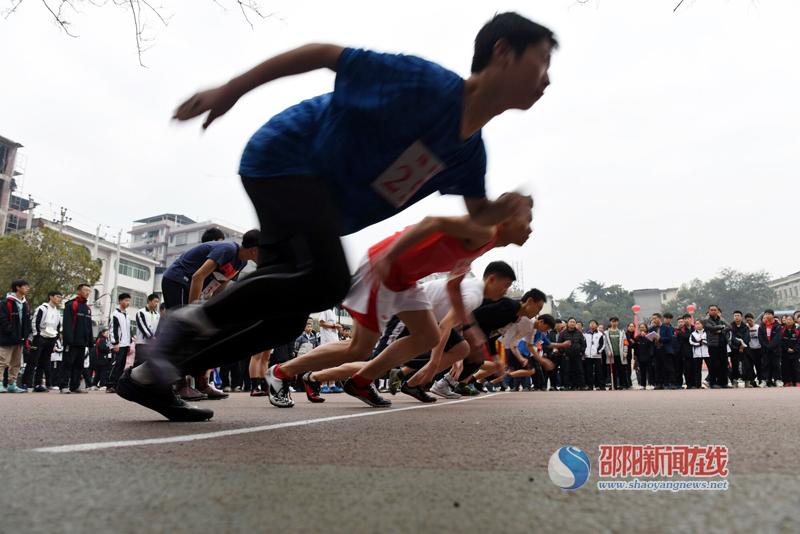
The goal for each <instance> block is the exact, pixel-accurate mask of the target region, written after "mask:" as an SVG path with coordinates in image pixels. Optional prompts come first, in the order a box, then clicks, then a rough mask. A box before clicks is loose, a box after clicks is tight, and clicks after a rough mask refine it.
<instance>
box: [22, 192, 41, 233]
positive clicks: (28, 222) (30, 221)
mask: <svg viewBox="0 0 800 534" xmlns="http://www.w3.org/2000/svg"><path fill="white" fill-rule="evenodd" d="M36 206H38V204H37V203H36V202H34V201H33V197H32V196H31V195H28V218H27V219H25V231H26V232H30V231H31V228H33V210H34V209H35V208H36Z"/></svg>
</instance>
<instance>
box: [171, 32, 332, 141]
mask: <svg viewBox="0 0 800 534" xmlns="http://www.w3.org/2000/svg"><path fill="white" fill-rule="evenodd" d="M342 50H344V49H343V48H342V47H341V46H337V45H332V44H318V43H314V44H307V45H303V46H301V47H298V48H295V49H293V50H289V51H288V52H284V53H282V54H278V55H277V56H274V57H272V58H270V59H268V60H266V61H264V62H263V63H261V64H259V65H257V66H255V67H253V68H252V69H250V70H249V71H247V72H245V73H244V74H241V75H239V76H237V77H235V78H233V79H231V81H229V82H228V83H226V84H223V85H220V86H219V87H215V88H213V89H208V90H205V91H200V92H199V93H196V94H195V95H194V96H192V97H191V98H189V99H188V100H186V102H184V103H183V104H181V105H180V106H178V109H176V110H175V114H174V115H173V118H174V119H177V120H179V121H185V120H189V119H193V118H194V117H197V116H199V115H202V114H203V113H205V112H206V111H208V112H209V113H208V115H207V116H206V120H205V121H204V122H203V129H205V128H208V126H209V125H210V124H211V123H212V122H214V119H216V118H217V117H220V116H222V115H224V114H225V113H226V112H227V111H228V110H229V109H231V108H232V107H233V105H234V104H236V102H237V101H238V100H239V99H240V98H241V97H242V96H244V95H245V94H246V93H248V92H250V91H252V90H253V89H255V88H256V87H258V86H260V85H264V84H265V83H268V82H271V81H273V80H277V79H278V78H284V77H286V76H292V75H294V74H302V73H304V72H309V71H312V70H317V69H330V70H333V71H335V70H336V63H337V62H338V60H339V56H340V55H341V53H342Z"/></svg>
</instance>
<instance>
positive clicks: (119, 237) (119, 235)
mask: <svg viewBox="0 0 800 534" xmlns="http://www.w3.org/2000/svg"><path fill="white" fill-rule="evenodd" d="M121 256H122V230H120V231H119V232H118V233H117V257H116V260H115V261H114V289H112V290H111V309H114V306H115V303H116V302H117V295H118V294H119V289H117V282H118V281H119V260H120V258H121Z"/></svg>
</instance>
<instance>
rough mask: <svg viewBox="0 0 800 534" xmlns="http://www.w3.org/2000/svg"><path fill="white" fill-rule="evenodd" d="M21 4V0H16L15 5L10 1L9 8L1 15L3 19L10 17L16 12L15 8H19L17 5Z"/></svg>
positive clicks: (12, 0)
mask: <svg viewBox="0 0 800 534" xmlns="http://www.w3.org/2000/svg"><path fill="white" fill-rule="evenodd" d="M21 3H22V0H17V3H16V4H15V3H14V0H11V7H10V8H9V9H7V10H6V11H5V14H4V15H3V18H6V19H7V18H8V17H10V16H11V15H12V14H13V13H14V12H15V11H16V10H17V8H18V7H19V5H20V4H21Z"/></svg>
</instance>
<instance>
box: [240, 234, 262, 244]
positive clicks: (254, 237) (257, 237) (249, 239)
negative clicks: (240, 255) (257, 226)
mask: <svg viewBox="0 0 800 534" xmlns="http://www.w3.org/2000/svg"><path fill="white" fill-rule="evenodd" d="M259 241H261V232H260V231H258V230H248V231H246V232H245V233H244V235H243V236H242V248H253V247H257V246H258V243H259Z"/></svg>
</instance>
